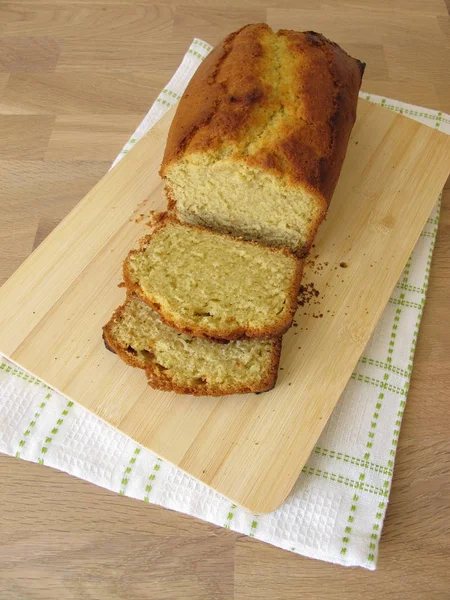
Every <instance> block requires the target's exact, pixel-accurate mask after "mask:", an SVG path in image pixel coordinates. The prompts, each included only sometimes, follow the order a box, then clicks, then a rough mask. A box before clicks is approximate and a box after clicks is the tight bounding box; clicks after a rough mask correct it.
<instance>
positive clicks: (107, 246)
mask: <svg viewBox="0 0 450 600" xmlns="http://www.w3.org/2000/svg"><path fill="white" fill-rule="evenodd" d="M172 116H173V110H172V111H170V112H169V113H168V114H167V115H166V116H165V117H163V119H161V121H160V122H159V123H158V124H157V125H156V126H155V127H154V129H153V130H152V131H150V133H149V134H147V135H146V136H145V137H144V138H143V139H142V140H141V141H140V142H138V143H137V144H136V146H135V147H134V148H133V149H132V150H131V152H129V154H128V155H127V156H126V157H124V158H123V160H122V161H121V162H120V163H119V164H118V165H117V166H116V167H115V168H114V169H113V170H112V171H110V172H109V173H108V174H107V175H106V176H105V177H104V178H103V179H102V180H101V181H100V182H99V183H98V184H97V186H95V188H94V189H93V190H92V191H91V192H89V193H88V195H87V196H86V197H85V198H84V199H83V200H82V202H80V204H78V205H77V207H76V208H75V209H74V210H73V211H72V213H71V214H70V215H69V217H68V218H66V219H65V220H64V221H63V222H62V223H61V224H60V225H59V226H58V228H57V230H56V231H55V232H54V233H53V234H52V235H51V236H49V237H48V238H47V239H46V240H45V242H44V243H43V244H42V245H41V246H39V248H38V249H37V250H36V251H35V253H34V254H33V256H31V257H30V258H29V259H28V261H27V262H26V263H25V264H24V265H23V266H22V268H21V269H19V270H18V271H17V272H16V273H15V274H14V275H13V276H12V277H11V278H10V279H9V280H8V281H7V282H6V283H5V285H4V286H3V289H2V290H1V291H0V314H1V315H2V319H1V321H0V350H1V351H2V353H3V354H5V355H6V356H8V357H9V358H11V359H12V360H13V361H14V362H16V363H17V364H19V365H20V366H22V367H23V368H25V369H28V370H29V371H31V372H32V373H33V374H35V375H36V376H38V377H39V378H40V379H42V380H43V381H45V382H46V383H48V384H49V385H51V386H52V387H54V388H55V389H58V390H59V391H61V392H62V393H63V394H65V395H66V396H68V397H69V398H70V399H72V400H75V401H77V402H78V403H80V404H82V405H83V406H85V407H86V408H88V409H89V410H90V411H92V412H93V413H95V414H96V415H98V416H99V417H101V418H102V419H104V420H105V421H107V422H109V423H110V424H112V425H113V426H114V427H116V428H117V429H119V430H121V431H123V432H124V433H126V434H127V435H129V436H131V437H132V438H133V439H135V440H136V441H137V442H139V443H140V444H142V445H143V446H146V447H148V448H150V449H151V450H152V451H154V452H155V453H156V454H158V455H159V456H161V457H163V458H164V459H166V460H168V461H170V462H172V463H174V464H176V465H178V466H179V467H180V468H182V469H183V470H185V471H187V472H188V473H189V474H191V475H193V476H194V477H196V478H197V479H200V480H201V481H203V482H204V483H206V484H207V485H210V486H211V487H212V488H214V489H215V490H217V491H219V492H220V493H221V494H223V495H224V496H226V497H228V498H230V499H231V500H232V501H234V502H236V503H237V504H241V505H242V506H244V507H246V508H248V509H250V510H252V511H253V512H255V513H264V512H269V511H271V510H275V509H276V508H278V506H279V505H280V504H281V503H282V502H283V500H284V499H285V498H286V497H287V495H288V493H289V492H290V491H291V489H292V487H293V485H294V483H295V481H296V480H297V478H298V476H299V474H300V471H301V469H302V467H303V465H304V464H305V462H306V460H307V458H308V456H309V455H310V453H311V451H312V449H313V447H314V444H315V443H316V441H317V439H318V437H319V435H320V432H321V431H322V429H323V427H324V425H325V423H326V421H327V420H328V418H329V416H330V414H331V411H332V410H333V408H334V406H335V404H336V402H337V400H338V399H339V396H340V394H341V393H342V391H343V389H344V387H345V385H346V383H347V381H348V378H349V377H350V375H351V373H352V370H353V368H354V365H355V364H356V362H357V361H358V359H359V357H360V355H361V353H362V352H363V350H364V347H365V345H366V343H367V341H368V339H369V337H370V335H371V333H372V331H373V329H374V327H375V325H376V323H377V321H378V318H379V317H380V315H381V313H382V311H383V309H384V307H385V305H386V303H387V301H388V299H389V296H390V294H391V291H392V289H393V287H394V285H395V284H396V282H397V280H398V278H399V276H400V274H401V271H402V269H403V267H404V265H405V263H406V261H407V258H408V256H409V255H410V253H411V251H412V249H413V247H414V244H415V242H416V240H417V238H418V236H419V234H420V232H421V231H422V228H423V226H424V224H425V222H426V219H427V218H428V215H429V213H430V212H431V209H432V207H433V205H434V202H435V198H436V197H437V195H438V193H439V190H440V189H441V188H442V186H443V184H444V182H445V179H446V177H447V175H448V173H449V172H450V138H449V137H447V136H445V135H443V134H441V133H439V132H438V131H434V130H432V129H431V128H429V127H427V126H424V125H421V124H419V123H417V122H415V121H411V120H410V119H407V118H405V117H403V116H401V115H398V114H395V113H393V112H391V111H388V110H387V109H385V108H381V107H379V106H376V105H373V104H370V103H368V102H366V101H363V100H361V101H360V102H359V107H358V116H357V120H356V123H355V126H354V130H353V134H352V137H351V139H350V145H349V150H348V152H347V157H346V160H345V164H344V167H343V170H342V173H341V177H340V180H339V184H338V187H337V189H336V192H335V195H334V198H333V203H332V205H331V208H330V211H329V213H328V215H327V219H326V221H325V223H324V224H323V226H322V227H321V230H320V233H319V235H318V236H317V238H316V241H315V245H316V249H315V251H316V252H317V253H318V254H319V256H320V260H321V261H322V262H323V265H324V268H323V269H322V270H321V271H320V273H319V274H317V275H316V277H315V279H316V286H317V287H318V288H319V289H322V290H325V289H326V288H327V287H329V289H332V290H333V294H327V295H325V294H324V293H322V296H321V298H320V305H319V306H318V307H317V313H320V314H321V315H322V317H323V318H320V319H318V318H317V316H316V315H315V314H314V313H309V314H307V315H304V314H302V315H301V316H299V317H298V320H299V325H300V326H301V327H300V334H299V335H298V337H296V336H297V334H298V333H299V332H298V331H293V330H291V331H290V332H289V333H288V334H287V335H286V336H285V337H284V339H283V352H282V358H281V363H280V364H281V367H282V371H280V376H279V380H278V383H277V385H276V387H275V389H274V390H272V391H270V392H268V393H266V394H263V395H259V396H257V395H254V394H247V395H242V396H233V397H225V398H214V399H213V398H210V399H208V401H202V402H200V401H199V400H198V399H196V398H190V397H188V398H183V399H181V398H177V396H176V395H175V394H167V393H164V392H158V391H156V390H152V389H150V388H149V387H148V386H147V385H146V381H145V379H144V378H143V377H142V372H141V371H139V370H138V371H136V370H133V369H130V368H128V367H127V366H126V365H124V364H122V363H118V361H117V358H116V357H115V356H113V355H111V354H110V353H108V352H107V351H106V350H105V348H104V347H103V342H102V339H101V336H100V332H101V328H102V325H104V324H105V323H106V322H107V320H108V317H109V315H110V314H111V313H112V311H113V310H114V308H115V307H116V306H117V305H118V304H119V303H120V302H121V297H122V296H123V292H122V290H119V289H117V287H116V288H113V285H112V283H113V282H116V283H119V282H120V280H121V265H122V260H123V258H124V257H125V256H126V254H127V253H128V251H129V249H130V247H131V246H132V245H133V244H136V241H137V240H138V239H139V238H140V237H142V235H144V234H145V227H146V226H145V223H144V222H143V221H139V222H136V221H137V219H136V217H137V215H138V214H139V213H140V212H144V213H145V212H146V211H148V210H149V209H151V210H160V209H161V208H162V207H164V206H165V201H164V199H163V197H162V194H161V181H160V178H159V176H158V173H157V170H158V167H159V165H160V162H161V157H162V153H163V150H164V146H165V141H166V137H167V132H168V129H169V125H170V122H171V119H172ZM399 239H401V240H402V244H401V245H399V244H398V240H399ZM342 261H344V262H345V263H346V264H348V268H347V269H345V275H343V274H342V269H340V271H341V273H339V272H338V271H336V268H338V265H339V262H342ZM369 265H370V267H371V268H369ZM305 278H306V280H307V281H309V280H310V278H311V273H309V272H308V268H307V269H306V272H305ZM112 288H113V289H112ZM330 353H331V355H332V356H333V364H332V365H331V364H330V362H329V360H328V357H329V356H330ZM186 424H188V426H187V425H186Z"/></svg>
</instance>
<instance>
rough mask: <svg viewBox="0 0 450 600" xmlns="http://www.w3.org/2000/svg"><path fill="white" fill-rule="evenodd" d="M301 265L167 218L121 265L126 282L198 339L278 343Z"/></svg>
mask: <svg viewBox="0 0 450 600" xmlns="http://www.w3.org/2000/svg"><path fill="white" fill-rule="evenodd" d="M302 266H303V265H302V262H301V261H299V260H298V259H297V258H296V257H295V255H294V254H292V252H290V251H289V250H286V249H280V248H269V247H266V246H261V245H260V244H256V243H254V242H246V241H243V240H240V239H236V238H233V237H231V236H228V235H223V234H220V233H216V232H213V231H211V230H208V229H203V228H201V227H196V226H191V225H186V224H182V223H179V222H178V221H176V220H174V219H173V218H170V217H166V218H165V219H164V220H163V221H161V222H160V225H159V227H157V228H156V230H155V231H154V233H153V234H151V235H149V236H147V237H145V238H144V239H143V240H142V241H141V248H140V250H132V251H131V252H130V254H129V255H128V257H127V258H126V260H125V262H124V278H125V283H126V285H127V287H128V289H129V290H130V291H133V292H135V293H136V294H137V295H138V296H139V297H140V298H141V299H142V300H144V302H147V304H149V305H150V306H152V307H153V308H154V309H155V310H157V311H158V312H159V313H160V315H161V318H162V320H163V321H165V322H166V323H167V324H168V325H171V326H172V327H175V328H176V329H178V330H180V331H182V332H184V333H188V334H190V335H194V336H199V337H211V338H216V339H228V340H233V339H239V338H243V337H249V338H250V337H262V336H275V335H279V334H281V333H283V332H284V331H286V329H288V327H289V326H290V324H291V322H292V319H293V316H294V313H295V309H296V306H297V294H298V290H299V286H300V279H301V274H302Z"/></svg>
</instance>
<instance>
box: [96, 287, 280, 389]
mask: <svg viewBox="0 0 450 600" xmlns="http://www.w3.org/2000/svg"><path fill="white" fill-rule="evenodd" d="M129 299H130V294H129V293H128V294H127V297H126V300H125V302H124V304H122V305H121V306H119V307H118V308H117V309H116V310H115V311H114V313H113V315H112V316H111V319H110V320H109V321H108V323H107V324H106V325H105V326H104V327H103V341H104V344H105V348H106V349H107V350H109V351H110V352H113V353H114V354H117V356H118V357H119V358H120V359H121V360H123V362H125V363H126V364H128V365H130V366H131V367H136V368H138V369H144V370H145V373H146V376H147V380H148V384H149V385H150V386H151V387H153V388H154V389H157V390H163V391H166V392H175V393H177V394H190V395H191V396H228V395H231V394H249V393H257V392H258V393H259V392H266V391H269V390H271V389H272V388H273V387H274V386H275V383H276V381H277V377H278V365H279V362H280V355H281V344H282V338H281V336H280V337H277V338H274V339H273V353H272V360H271V363H270V365H269V368H268V370H267V373H266V375H265V377H263V378H261V380H260V381H259V382H258V385H256V384H253V385H247V386H243V385H242V386H234V387H233V386H228V387H226V386H211V385H207V384H205V383H199V384H197V385H195V386H180V385H179V384H177V383H176V382H175V381H174V380H173V379H172V378H171V377H170V376H169V375H168V374H167V371H164V370H163V369H161V368H160V367H159V366H158V365H157V364H156V362H154V361H153V362H152V361H151V358H149V359H148V361H147V362H146V363H144V362H143V361H140V360H139V359H137V358H136V352H135V351H134V350H133V349H132V348H123V346H121V345H120V344H118V343H117V341H116V339H115V338H114V336H113V334H112V331H111V330H112V326H113V325H114V323H115V322H116V321H117V320H119V319H120V318H121V315H122V312H123V311H124V309H125V307H126V304H127V302H128V301H129ZM211 343H212V344H214V343H220V341H214V340H211Z"/></svg>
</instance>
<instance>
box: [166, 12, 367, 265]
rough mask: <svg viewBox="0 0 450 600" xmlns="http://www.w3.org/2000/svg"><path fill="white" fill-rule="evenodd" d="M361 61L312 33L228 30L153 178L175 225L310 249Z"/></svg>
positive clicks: (349, 123)
mask: <svg viewBox="0 0 450 600" xmlns="http://www.w3.org/2000/svg"><path fill="white" fill-rule="evenodd" d="M363 71H364V64H363V63H361V62H360V61H359V60H357V59H355V58H352V57H351V56H349V55H348V54H347V53H346V52H345V51H344V50H343V49H342V48H340V47H339V46H338V45H337V44H334V43H333V42H331V41H330V40H328V39H327V38H325V37H324V36H323V35H321V34H319V33H315V32H314V31H305V32H296V31H288V30H280V31H278V32H274V31H272V29H270V27H268V26H267V25H266V24H262V23H260V24H254V25H247V26H245V27H243V28H242V29H240V30H239V31H236V32H234V33H231V34H230V35H229V36H228V37H227V38H225V40H224V41H223V42H222V43H220V44H218V45H217V46H216V48H215V49H214V50H213V51H212V52H211V54H210V55H209V56H207V57H206V59H205V60H204V61H203V62H202V64H201V65H200V66H199V68H198V70H197V71H196V73H195V74H194V76H193V78H192V79H191V81H190V83H189V85H188V87H187V89H186V91H185V93H184V95H183V97H182V98H181V100H180V103H179V106H178V109H177V112H176V115H175V117H174V119H173V121H172V125H171V128H170V132H169V136H168V139H167V145H166V150H165V154H164V159H163V162H162V166H161V171H160V173H161V176H162V177H163V178H164V182H165V188H166V193H167V196H168V199H169V203H170V206H171V208H172V209H173V210H174V211H176V214H177V216H178V218H179V219H180V220H181V221H184V222H188V223H193V224H197V225H202V226H206V227H210V228H212V229H215V230H217V231H221V232H226V233H231V234H233V235H235V236H240V237H243V238H245V239H250V240H256V241H258V242H261V243H264V244H268V245H273V246H285V247H287V248H290V249H291V250H293V251H294V252H296V253H297V254H299V255H300V256H303V255H305V254H306V253H307V252H308V250H309V249H310V247H311V244H312V242H313V239H314V236H315V233H316V231H317V228H318V226H319V224H320V223H321V221H322V220H323V218H324V217H325V214H326V211H327V208H328V205H329V203H330V201H331V197H332V195H333V192H334V188H335V186H336V183H337V180H338V177H339V173H340V171H341V167H342V164H343V162H344V157H345V153H346V150H347V144H348V140H349V137H350V132H351V130H352V127H353V123H354V122H355V117H356V107H357V103H358V92H359V88H360V84H361V78H362V75H363Z"/></svg>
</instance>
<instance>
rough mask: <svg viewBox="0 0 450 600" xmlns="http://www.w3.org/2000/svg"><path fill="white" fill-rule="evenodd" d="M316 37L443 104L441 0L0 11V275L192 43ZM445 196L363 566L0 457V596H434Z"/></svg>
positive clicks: (442, 549) (444, 504)
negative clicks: (392, 460) (374, 564)
mask: <svg viewBox="0 0 450 600" xmlns="http://www.w3.org/2000/svg"><path fill="white" fill-rule="evenodd" d="M260 21H267V22H268V23H269V24H270V25H271V26H273V27H274V28H291V29H299V30H307V29H313V30H316V31H321V32H323V33H324V34H325V35H327V36H328V37H330V38H332V39H333V40H335V41H336V42H338V43H340V44H342V45H343V46H344V48H346V49H347V50H348V51H349V52H350V53H351V54H353V55H355V56H357V57H358V58H360V59H362V60H364V61H365V62H367V70H366V75H365V78H364V85H363V89H364V90H365V91H367V92H372V93H375V94H380V95H385V96H390V97H396V98H398V99H401V100H405V101H408V102H412V103H415V104H421V105H425V106H428V107H430V108H436V109H440V110H443V111H447V112H450V54H449V52H450V20H449V13H448V9H447V6H446V4H445V1H444V0H321V1H317V2H316V1H314V0H278V1H277V0H272V1H270V0H269V1H267V2H263V1H260V0H246V1H243V0H224V1H222V2H219V1H218V0H212V1H209V2H208V1H207V0H180V2H176V1H174V2H170V1H169V2H163V0H161V1H160V2H159V3H158V2H153V1H151V0H142V1H141V2H135V1H133V0H74V1H73V2H72V1H70V0H48V1H47V0H44V1H39V0H22V1H20V2H19V1H16V2H1V3H0V198H1V204H0V208H1V211H0V256H1V259H2V260H1V261H0V280H1V281H4V280H5V279H6V278H7V277H8V276H9V275H10V274H11V273H12V272H13V271H14V270H15V269H16V268H17V267H18V266H19V265H20V264H21V262H22V261H23V260H24V259H25V258H26V257H27V256H28V255H29V254H30V252H31V251H32V250H33V249H34V248H35V247H36V246H37V245H38V244H39V243H40V242H41V241H42V240H43V239H44V238H45V236H46V235H48V234H49V233H50V231H51V230H52V229H53V228H54V227H55V226H56V225H57V223H58V222H59V221H60V220H61V219H62V218H63V217H64V216H65V215H66V214H67V213H68V212H69V211H70V210H71V209H72V208H73V207H74V206H75V204H76V203H77V202H78V201H79V200H80V199H81V198H82V197H83V196H84V195H85V194H86V193H87V192H88V190H89V189H90V188H91V187H92V186H93V185H94V184H95V183H96V182H97V181H98V180H99V179H100V178H101V177H102V175H103V174H104V173H105V172H106V171H107V169H108V168H109V166H110V163H111V161H112V160H113V159H114V157H115V156H116V155H117V153H118V152H119V150H120V149H121V147H122V145H123V144H124V143H125V142H126V140H127V139H128V137H129V135H130V133H131V132H132V131H133V130H134V128H135V126H136V125H137V124H138V123H139V122H140V120H141V119H142V117H143V115H144V114H145V112H146V111H147V110H148V108H149V106H150V105H151V103H152V102H153V101H154V99H155V98H156V96H157V94H158V92H159V91H160V89H161V88H162V87H163V86H164V85H165V83H166V82H167V81H168V79H169V78H170V76H171V74H172V73H173V71H174V69H175V68H176V67H177V65H178V64H179V62H180V60H181V57H182V56H183V54H184V52H185V51H186V49H187V47H188V45H189V43H190V41H191V39H192V38H193V37H194V36H197V37H201V38H203V39H205V40H206V41H208V42H210V43H212V44H215V43H217V41H218V40H220V39H221V38H222V37H224V36H225V35H226V34H227V33H228V32H230V31H232V30H234V29H237V28H238V27H240V26H242V25H244V24H245V23H249V22H260ZM449 281H450V188H449V189H448V190H447V191H446V192H445V193H444V202H443V208H442V216H441V223H440V226H439V234H438V239H437V243H436V249H435V254H434V258H433V265H432V271H431V278H430V285H429V291H428V299H427V304H426V308H425V312H424V317H423V321H422V326H421V330H420V336H419V342H418V346H417V352H416V358H415V363H414V372H413V378H412V385H411V389H410V392H409V396H408V403H407V408H406V412H405V417H404V421H403V425H402V430H401V435H400V443H399V448H398V455H397V461H396V467H395V474H394V483H393V488H392V493H391V498H390V504H389V508H388V512H387V518H386V521H385V526H384V530H383V535H382V538H381V545H380V557H379V562H378V570H377V571H376V572H375V573H373V572H368V571H364V570H362V569H348V568H347V569H346V568H343V567H338V566H334V565H330V564H327V563H322V562H318V561H314V560H309V559H306V558H302V557H299V556H296V555H294V554H292V553H289V552H284V551H282V550H279V549H277V548H273V547H271V546H268V545H266V544H263V543H261V542H258V541H255V540H252V539H249V538H246V537H244V536H241V535H237V534H235V533H232V532H230V531H227V530H224V529H220V528H218V527H215V526H212V525H209V524H206V523H203V522H201V521H198V520H196V519H193V518H191V517H186V516H183V515H180V514H177V513H173V512H171V511H168V510H165V509H161V508H158V507H155V506H151V505H147V504H144V503H143V502H138V501H134V500H131V499H129V498H124V497H121V496H118V495H116V494H113V493H110V492H107V491H105V490H103V489H100V488H98V487H95V486H93V485H90V484H88V483H85V482H83V481H79V480H77V479H75V478H73V477H70V476H68V475H66V474H63V473H59V472H57V471H54V470H52V469H50V468H47V467H40V466H37V465H33V464H28V463H25V462H23V461H20V460H16V459H13V458H9V457H6V456H0V477H1V482H2V483H1V486H0V509H1V513H0V514H1V519H0V540H1V541H0V599H1V600H3V599H5V600H6V599H7V600H16V599H17V600H19V599H20V600H22V599H29V598H30V599H35V598H39V599H45V600H51V599H56V598H57V599H58V600H66V599H67V600H68V599H70V600H72V599H78V598H80V599H81V598H83V599H91V598H92V599H99V600H104V599H105V600H106V599H107V600H116V599H122V598H123V599H126V600H134V599H139V600H142V599H147V598H149V599H152V600H160V599H161V600H162V599H168V600H178V599H187V600H191V599H192V600H203V599H205V600H214V599H218V600H219V599H220V600H231V599H235V600H256V599H260V600H269V599H271V600H272V599H274V600H285V599H286V600H290V599H292V600H294V599H295V600H297V599H300V598H301V599H302V600H321V599H336V600H337V599H339V600H341V599H343V598H345V599H349V600H352V599H355V600H356V599H358V600H359V599H361V598H364V600H372V599H375V598H377V599H378V598H379V597H380V595H381V596H382V597H384V598H394V599H395V598H402V599H403V598H408V600H416V599H417V600H419V599H420V600H423V599H425V600H429V599H433V598H439V599H443V598H450V548H449V540H450V477H449V473H450V436H449V433H448V432H449V430H450V411H449V409H448V400H449V398H450V395H449V389H450V325H449V323H450V302H449V300H448V298H449Z"/></svg>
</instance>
